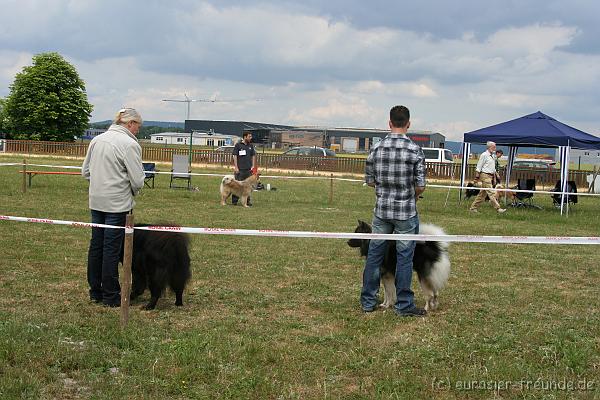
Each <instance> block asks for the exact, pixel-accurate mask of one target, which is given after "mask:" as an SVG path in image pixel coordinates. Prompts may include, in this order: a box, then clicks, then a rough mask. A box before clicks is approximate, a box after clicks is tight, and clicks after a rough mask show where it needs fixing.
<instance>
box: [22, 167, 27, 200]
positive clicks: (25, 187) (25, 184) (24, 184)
mask: <svg viewBox="0 0 600 400" xmlns="http://www.w3.org/2000/svg"><path fill="white" fill-rule="evenodd" d="M21 190H22V191H23V193H25V192H27V159H25V158H24V159H23V188H22V189H21Z"/></svg>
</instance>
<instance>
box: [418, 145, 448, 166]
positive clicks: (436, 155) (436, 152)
mask: <svg viewBox="0 0 600 400" xmlns="http://www.w3.org/2000/svg"><path fill="white" fill-rule="evenodd" d="M421 150H423V154H424V155H425V162H438V163H447V164H452V163H453V162H454V158H452V152H451V151H450V150H448V149H436V148H433V147H422V148H421Z"/></svg>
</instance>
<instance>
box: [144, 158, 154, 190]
mask: <svg viewBox="0 0 600 400" xmlns="http://www.w3.org/2000/svg"><path fill="white" fill-rule="evenodd" d="M142 166H143V167H144V173H145V174H146V176H145V177H144V186H147V187H152V189H154V176H155V175H156V164H155V163H153V162H145V163H142ZM149 182H152V186H150V183H149Z"/></svg>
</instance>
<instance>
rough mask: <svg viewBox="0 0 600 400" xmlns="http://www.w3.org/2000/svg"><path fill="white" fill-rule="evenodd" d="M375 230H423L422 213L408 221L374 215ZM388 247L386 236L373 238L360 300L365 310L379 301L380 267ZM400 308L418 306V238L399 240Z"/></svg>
mask: <svg viewBox="0 0 600 400" xmlns="http://www.w3.org/2000/svg"><path fill="white" fill-rule="evenodd" d="M372 228H373V233H396V234H398V233H419V216H418V215H415V216H414V217H411V218H409V219H407V220H405V221H402V220H395V219H381V218H379V217H377V216H373V226H372ZM386 251H387V241H386V240H371V243H370V244H369V254H368V255H367V261H366V263H365V270H364V272H363V286H362V291H361V293H360V304H361V305H362V308H363V310H366V311H370V310H373V309H374V308H375V307H377V305H378V300H377V293H378V292H379V281H380V277H381V276H380V272H379V267H380V266H381V265H382V263H383V258H384V256H385V253H386ZM396 252H397V263H396V304H395V309H396V312H405V311H408V310H412V309H414V308H415V302H414V293H413V291H412V290H411V288H410V287H411V284H412V271H413V254H414V252H415V241H414V240H397V241H396Z"/></svg>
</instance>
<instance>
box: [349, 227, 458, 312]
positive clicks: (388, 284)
mask: <svg viewBox="0 0 600 400" xmlns="http://www.w3.org/2000/svg"><path fill="white" fill-rule="evenodd" d="M354 232H356V233H371V232H372V230H371V225H369V224H368V223H366V222H364V221H361V220H359V221H358V226H357V227H356V229H355V230H354ZM419 233H421V234H424V235H445V233H444V231H443V230H442V229H441V228H439V227H437V226H435V225H430V224H421V225H420V226H419ZM370 242H371V241H370V240H368V239H350V240H348V246H350V247H360V255H361V256H364V257H366V256H367V254H368V253H369V243H370ZM387 244H388V247H387V252H386V253H385V256H384V259H383V265H381V267H380V270H381V278H382V281H383V288H384V301H383V303H382V304H381V307H383V308H388V307H390V306H393V305H394V304H395V303H396V279H395V277H396V260H397V253H396V241H394V240H388V242H387ZM413 269H414V270H415V271H416V272H417V275H418V277H419V283H420V284H421V290H423V292H424V293H425V300H426V302H425V309H426V310H428V311H429V310H435V309H436V308H437V306H438V292H439V290H440V289H442V288H443V287H444V285H445V284H446V282H447V281H448V276H449V275H450V258H449V257H448V243H446V242H429V241H427V242H417V243H416V246H415V253H414V255H413Z"/></svg>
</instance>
